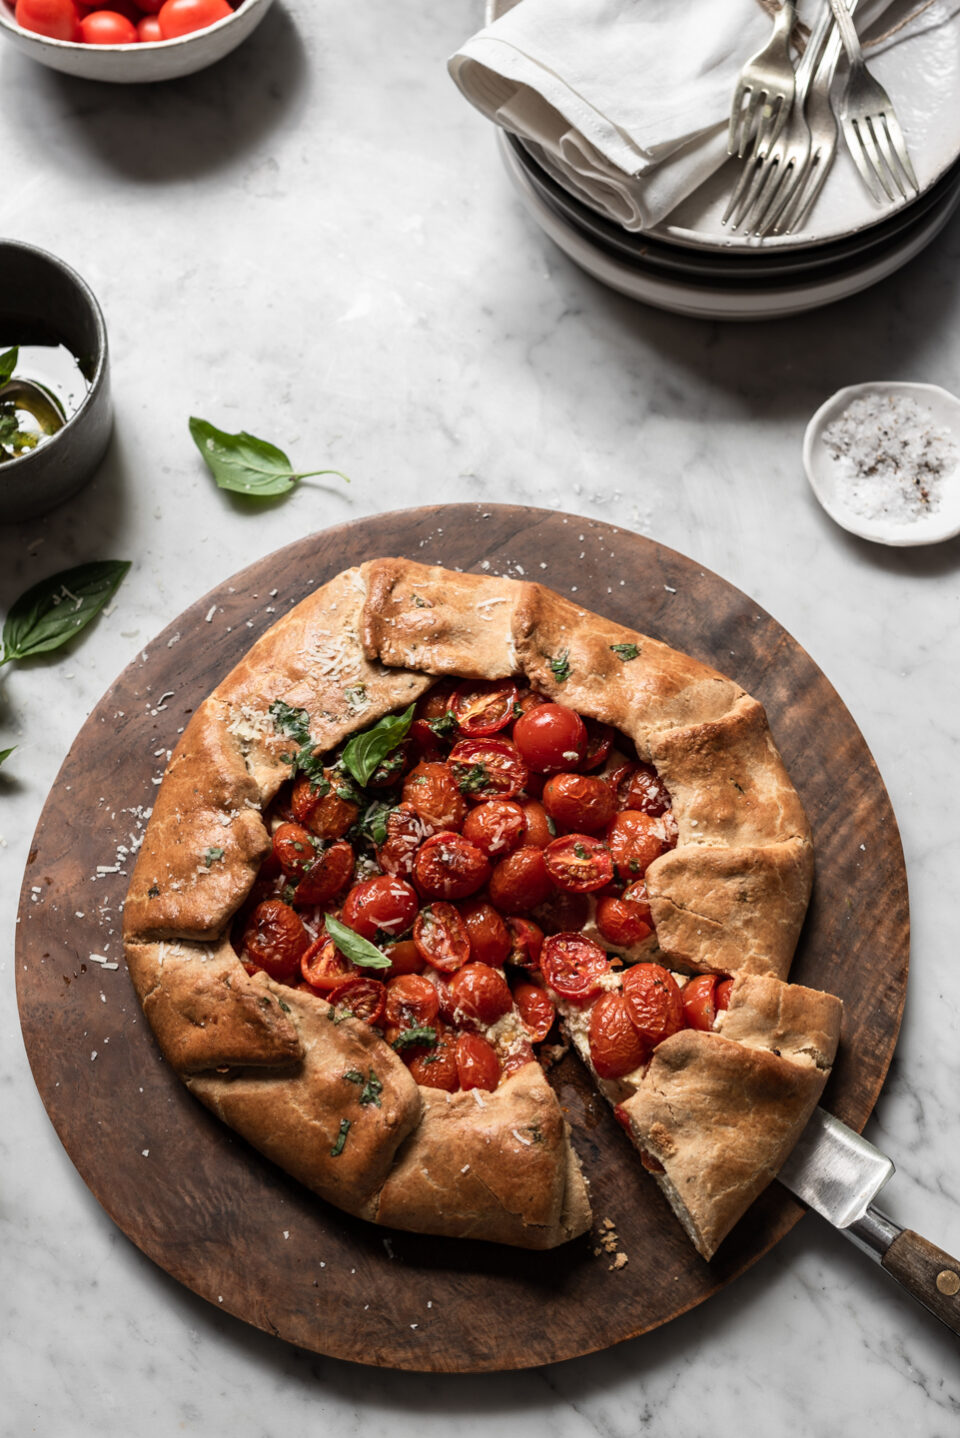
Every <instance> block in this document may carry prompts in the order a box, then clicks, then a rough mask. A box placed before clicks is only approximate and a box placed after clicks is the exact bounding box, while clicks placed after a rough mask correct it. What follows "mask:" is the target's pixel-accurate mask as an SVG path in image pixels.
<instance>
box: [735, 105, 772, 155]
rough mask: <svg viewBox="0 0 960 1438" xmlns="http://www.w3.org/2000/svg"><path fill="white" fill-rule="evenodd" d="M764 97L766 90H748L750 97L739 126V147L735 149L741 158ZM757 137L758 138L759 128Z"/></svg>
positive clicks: (744, 152) (745, 150)
mask: <svg viewBox="0 0 960 1438" xmlns="http://www.w3.org/2000/svg"><path fill="white" fill-rule="evenodd" d="M766 98H767V92H766V90H751V92H750V99H749V101H748V103H747V113H746V116H745V117H744V119H743V122H742V124H741V128H740V149H739V150H738V151H737V153H738V155H739V156H740V158H741V160H742V159H743V157H744V155H745V154H746V153H747V147H748V145H749V144H750V140H751V138H752V136H753V131H754V125H755V124H756V119H757V111H758V110H759V109H760V105H761V102H762V101H764V100H766ZM757 138H758V140H759V130H758V136H757ZM754 148H755V149H756V148H758V147H757V146H755V147H754Z"/></svg>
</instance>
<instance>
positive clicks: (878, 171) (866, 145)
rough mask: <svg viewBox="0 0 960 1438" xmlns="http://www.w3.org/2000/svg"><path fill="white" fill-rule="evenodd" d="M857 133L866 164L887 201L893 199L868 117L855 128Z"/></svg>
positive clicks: (884, 164) (885, 167) (884, 166)
mask: <svg viewBox="0 0 960 1438" xmlns="http://www.w3.org/2000/svg"><path fill="white" fill-rule="evenodd" d="M857 133H858V135H859V136H860V143H861V145H862V146H863V149H864V152H865V154H866V157H867V160H868V162H869V163H870V165H872V167H873V172H874V174H875V175H876V177H877V181H878V182H879V184H880V187H881V188H882V190H883V192H884V194H885V195H886V197H887V199H888V200H892V199H894V198H895V196H894V193H893V190H892V189H891V187H890V183H889V181H888V179H887V166H886V163H885V161H884V158H883V156H882V155H881V153H880V151H879V150H878V149H877V141H876V137H875V136H874V133H873V125H872V123H871V120H870V116H869V115H865V116H864V117H863V119H862V120H861V122H860V124H859V125H858V126H857Z"/></svg>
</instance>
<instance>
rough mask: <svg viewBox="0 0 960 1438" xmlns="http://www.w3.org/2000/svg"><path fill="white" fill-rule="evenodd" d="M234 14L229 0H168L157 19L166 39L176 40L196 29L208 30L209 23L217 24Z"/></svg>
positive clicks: (162, 6)
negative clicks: (228, 2)
mask: <svg viewBox="0 0 960 1438" xmlns="http://www.w3.org/2000/svg"><path fill="white" fill-rule="evenodd" d="M232 14H233V10H232V9H231V8H230V6H229V5H228V4H227V0H166V4H164V5H161V7H160V10H159V12H158V14H157V19H158V20H159V21H160V31H161V34H162V35H163V38H164V40H176V39H177V37H178V36H180V35H190V34H192V33H193V31H194V30H206V28H207V26H208V25H215V24H216V23H217V21H218V20H225V19H226V18H227V16H228V15H232Z"/></svg>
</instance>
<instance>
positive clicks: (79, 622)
mask: <svg viewBox="0 0 960 1438" xmlns="http://www.w3.org/2000/svg"><path fill="white" fill-rule="evenodd" d="M129 568H130V564H129V561H127V560H125V559H107V560H102V561H100V562H99V563H95V564H78V565H77V566H76V568H74V569H64V570H61V572H60V573H59V574H51V575H50V577H49V578H48V579H41V581H40V583H39V584H34V585H33V587H32V588H31V589H28V590H27V591H26V593H25V594H21V596H20V598H19V599H18V600H16V602H15V603H14V605H13V607H12V608H11V610H10V612H9V614H8V615H7V617H6V620H5V621H4V625H3V658H2V659H0V664H9V663H10V661H11V659H27V658H29V657H30V656H31V655H33V654H47V653H49V652H50V651H51V650H52V649H59V648H60V646H61V644H66V643H67V642H68V640H70V639H73V637H74V635H76V634H78V633H79V632H80V630H81V629H86V627H87V625H88V624H89V623H90V622H91V620H93V619H95V618H96V617H97V615H98V614H99V613H100V610H101V609H102V608H103V607H104V605H105V604H107V603H108V602H109V600H110V598H111V597H112V596H113V595H114V594H115V593H116V591H117V589H118V587H119V585H120V582H121V581H122V579H123V577H124V575H125V574H126V572H127V570H128V569H129Z"/></svg>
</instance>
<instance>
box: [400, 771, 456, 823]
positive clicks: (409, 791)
mask: <svg viewBox="0 0 960 1438" xmlns="http://www.w3.org/2000/svg"><path fill="white" fill-rule="evenodd" d="M403 802H404V804H406V805H407V806H408V807H409V808H411V809H414V810H416V812H417V813H418V814H419V816H420V818H421V819H422V820H423V821H424V823H426V824H429V825H430V827H431V828H433V829H454V830H456V829H460V828H462V827H463V821H464V819H465V818H466V817H467V801H466V800H465V799H464V797H463V795H462V794H461V793H460V790H459V789H458V788H457V785H456V781H455V780H454V776H453V770H452V769H451V768H450V765H449V764H418V765H417V767H416V768H415V769H411V771H410V773H409V774H408V775H407V777H406V778H405V779H404V781H403Z"/></svg>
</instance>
